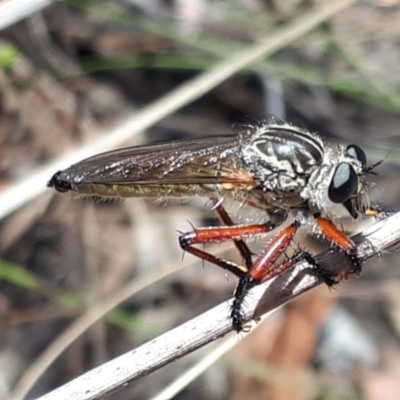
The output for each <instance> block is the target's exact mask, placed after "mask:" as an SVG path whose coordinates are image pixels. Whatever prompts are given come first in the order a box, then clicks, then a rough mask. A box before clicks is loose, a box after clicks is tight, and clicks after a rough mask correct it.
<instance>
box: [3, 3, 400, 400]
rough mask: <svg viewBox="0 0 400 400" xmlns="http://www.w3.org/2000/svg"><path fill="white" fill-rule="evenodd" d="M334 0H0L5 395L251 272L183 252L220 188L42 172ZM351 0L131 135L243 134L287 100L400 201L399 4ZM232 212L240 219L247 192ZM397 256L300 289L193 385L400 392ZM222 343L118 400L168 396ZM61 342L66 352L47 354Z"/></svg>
mask: <svg viewBox="0 0 400 400" xmlns="http://www.w3.org/2000/svg"><path fill="white" fill-rule="evenodd" d="M333 3H335V2H330V1H328V0H326V1H313V0H291V1H285V2H281V1H274V0H232V1H229V2H227V1H221V0H186V1H183V0H175V1H174V0H146V1H143V0H110V1H97V0H81V1H75V0H68V1H54V2H51V1H48V2H43V1H40V2H39V1H38V2H35V1H30V2H21V1H18V0H8V1H4V0H3V1H0V16H1V18H0V19H1V21H0V29H1V30H0V204H5V200H6V195H7V193H8V194H9V193H10V191H12V190H14V189H16V188H18V189H19V191H18V192H15V193H18V195H14V197H11V198H10V196H8V203H9V204H7V205H4V206H2V207H3V209H2V210H0V213H1V217H2V219H1V221H0V366H1V367H0V398H1V399H14V400H16V399H19V398H24V397H26V398H35V397H38V396H40V395H43V394H45V393H47V392H48V391H50V390H52V389H54V388H56V387H58V386H60V385H62V384H64V383H66V382H68V381H69V380H71V379H73V378H75V377H77V376H79V375H81V374H82V373H84V372H85V371H88V370H90V369H92V368H94V367H96V366H98V365H100V364H102V363H104V362H106V361H107V360H110V359H112V358H114V357H116V356H118V355H120V354H123V353H124V352H126V351H128V350H130V349H133V348H135V347H137V346H139V345H140V344H142V343H145V342H146V341H148V340H150V339H152V338H154V337H156V336H158V335H159V334H161V333H162V332H165V331H167V330H169V329H171V328H173V327H175V326H177V325H179V324H181V323H183V322H184V321H187V320H188V319H190V318H192V317H194V316H196V315H198V314H200V313H202V312H204V311H206V310H207V309H209V308H210V307H212V306H214V305H217V304H219V303H220V302H221V301H223V300H226V299H228V298H229V297H230V296H231V294H232V292H233V290H234V287H235V284H236V278H235V277H233V276H227V275H226V274H225V273H224V271H221V270H220V269H218V268H216V267H214V266H212V265H209V264H205V265H204V266H202V263H201V262H198V261H197V260H195V259H194V258H193V257H191V256H190V255H185V257H184V258H183V259H182V251H181V249H180V248H179V245H178V240H177V239H178V235H179V234H178V231H183V232H185V231H190V230H191V229H192V227H191V224H193V225H194V226H209V225H212V224H215V223H216V219H215V216H214V215H213V213H212V211H211V207H212V206H211V204H209V203H207V202H204V201H199V199H191V200H189V201H186V202H176V201H174V202H170V201H165V199H160V201H143V200H128V201H101V202H99V201H93V200H91V199H82V198H77V196H74V195H62V194H59V193H55V192H54V191H52V190H50V189H46V183H47V181H48V180H49V179H50V178H51V174H52V172H51V173H48V175H45V176H46V177H45V178H43V174H42V175H40V171H42V170H41V169H40V168H43V166H46V165H49V164H48V163H51V162H54V160H59V159H60V158H61V159H62V157H65V156H66V155H71V154H72V155H73V154H75V153H76V152H77V151H79V149H81V148H82V147H85V146H86V147H88V146H89V147H88V148H89V152H90V146H91V143H96V141H98V140H99V139H100V138H102V137H106V136H107V134H109V133H110V132H114V133H115V131H117V130H118V127H121V126H124V127H125V129H126V127H127V126H128V131H129V129H130V128H129V124H128V121H132V132H133V131H134V130H135V119H134V117H135V115H137V113H138V112H140V111H139V110H146V107H147V106H149V105H150V104H152V103H153V102H154V101H156V100H158V99H160V98H162V96H164V95H166V94H170V93H172V91H173V90H175V89H176V88H178V87H180V86H181V85H182V84H184V83H186V82H190V81H191V80H192V79H195V77H196V76H198V75H199V74H201V73H203V72H205V71H208V70H210V71H211V70H212V69H213V68H214V67H215V66H216V65H217V64H218V63H219V62H221V61H222V60H228V59H229V58H230V57H232V56H233V55H236V54H240V52H242V51H244V50H246V48H248V47H250V46H252V45H254V43H256V42H257V41H258V40H261V39H265V38H268V37H271V38H273V37H275V36H274V35H276V34H277V32H281V31H284V30H285V29H288V28H290V27H291V26H292V25H291V24H293V23H294V22H293V21H296V19H297V18H299V17H300V18H302V17H304V18H312V17H313V16H315V15H317V14H318V13H319V12H320V9H321V6H322V7H325V8H326V7H329V6H330V4H332V5H333ZM343 3H345V2H343ZM347 3H348V4H347V5H346V7H343V9H342V10H341V11H340V12H335V13H333V15H332V16H331V17H329V18H327V19H326V20H325V21H324V22H323V23H321V24H319V25H318V26H317V27H313V28H312V29H311V28H310V29H309V32H308V33H307V34H305V35H304V34H303V35H299V37H298V38H296V40H292V41H290V42H289V43H286V44H285V45H281V46H279V47H277V50H276V51H275V52H274V53H273V54H272V55H270V56H269V57H263V58H262V59H261V61H259V62H257V63H254V64H251V65H248V66H247V67H246V68H243V69H240V70H238V71H236V72H235V73H233V74H231V76H230V77H229V78H228V79H226V80H224V81H223V82H222V83H221V84H218V85H216V86H215V85H214V87H213V88H212V89H211V90H207V92H206V93H205V94H201V93H199V94H198V95H196V97H197V99H196V100H194V101H190V102H189V103H188V104H186V105H185V106H184V107H180V108H177V109H176V110H174V111H173V112H169V113H168V115H167V116H166V117H164V118H161V119H160V118H159V120H158V121H157V122H156V123H151V124H150V123H149V124H148V128H147V129H144V130H140V132H139V133H137V134H135V135H132V137H131V138H130V139H129V140H126V137H124V138H122V139H121V140H120V143H119V147H124V146H130V145H136V144H142V143H148V142H155V141H164V140H173V139H181V138H186V139H190V138H196V137H201V136H205V135H214V134H220V133H226V132H230V131H231V130H232V129H233V125H234V124H235V123H241V122H248V120H249V118H255V119H260V118H264V117H265V116H266V115H267V114H274V115H277V116H279V117H281V118H284V119H285V120H287V121H289V122H291V123H293V124H294V125H297V126H301V127H304V128H306V129H308V130H310V131H312V132H319V133H320V135H321V136H322V137H323V138H324V139H326V140H327V141H330V142H333V143H334V142H343V143H355V144H358V145H360V146H362V147H363V148H364V149H365V151H366V153H367V155H368V159H369V162H370V163H374V162H377V161H379V160H381V159H384V162H383V164H382V165H381V166H379V168H378V169H377V176H374V177H372V179H371V182H374V185H373V188H372V193H371V196H372V199H373V201H374V202H376V203H378V204H379V205H381V206H382V207H383V208H385V209H390V210H398V208H399V201H398V199H399V198H400V181H399V173H400V166H399V164H400V156H399V151H400V135H399V127H400V62H399V60H400V45H399V43H400V2H399V1H398V0H375V1H368V2H367V1H365V2H358V3H356V2H354V1H347ZM156 112H157V111H156V110H155V111H154V113H156ZM127 124H128V125H127ZM136 131H138V129H136ZM94 149H96V147H95V146H93V151H92V153H90V155H92V154H94V153H95V152H96V151H95V150H94ZM110 149H111V148H110ZM88 155H89V154H88ZM56 162H57V161H56ZM68 166H69V165H63V166H62V167H63V168H66V167H68ZM50 170H51V168H50ZM53 172H56V170H54V171H53ZM27 177H31V178H32V180H31V181H29V182H30V184H32V182H33V186H29V185H27V184H26V185H25V183H26V181H25V180H26V178H27ZM12 193H14V192H12ZM17 203H18V204H17ZM20 204H21V206H20ZM231 212H232V214H233V215H234V217H235V218H239V219H240V214H241V211H240V209H239V208H237V207H236V208H235V206H233V208H232V209H231ZM252 218H254V219H257V220H258V218H264V216H254V215H253V216H252ZM263 243H265V241H264V242H263V241H262V240H261V241H259V243H258V245H259V246H262V244H263ZM224 248H225V247H224V246H220V247H216V248H215V247H214V250H215V251H216V252H221V251H222V250H223V249H224ZM224 256H225V257H229V258H232V259H235V257H236V259H237V256H236V253H235V252H232V254H229V253H225V254H224ZM399 265H400V262H399V260H398V254H388V255H385V254H383V255H382V257H381V258H380V259H375V260H374V261H372V262H369V263H367V265H366V266H365V269H364V274H363V276H362V278H360V279H356V278H352V279H351V280H350V281H349V282H343V283H341V284H340V285H339V286H338V287H337V288H335V289H334V290H328V289H327V288H326V287H319V288H317V289H316V290H314V291H311V292H310V293H308V294H307V295H304V296H303V297H300V298H299V299H298V300H296V301H293V302H292V303H290V304H289V305H288V306H287V307H286V308H285V309H282V310H280V311H279V313H276V314H275V315H274V317H273V318H270V319H269V320H268V321H266V322H265V323H263V324H262V325H260V326H259V328H258V329H257V330H256V331H255V332H254V333H253V334H252V336H250V337H248V338H246V339H245V340H244V341H243V342H241V343H240V344H239V345H238V346H237V348H235V349H234V350H233V351H232V352H230V353H229V354H227V355H226V356H225V357H224V358H223V359H222V360H220V361H219V362H217V363H216V364H215V365H214V366H213V367H212V368H210V369H209V370H208V371H207V372H206V373H204V374H203V375H202V376H201V377H199V378H198V379H197V380H196V381H194V382H193V383H191V384H190V385H189V386H188V387H187V388H184V389H183V390H182V392H181V393H180V394H178V395H177V396H176V398H177V399H242V398H246V399H271V400H272V399H273V400H276V399H289V398H291V399H323V400H325V399H371V400H378V399H379V400H380V399H382V400H383V399H385V400H389V399H398V398H399V396H400V381H399V379H398V377H399V376H400V347H399V340H400V295H399V293H400V284H399V277H400V270H399V269H398V267H399ZM186 266H188V267H187V268H184V267H186ZM144 280H147V281H151V282H152V283H151V285H149V286H144V283H143V282H144ZM129 285H130V286H129ZM135 285H136V286H135ZM140 285H142V286H140ZM127 286H129V288H130V290H131V293H130V295H129V296H126V297H127V299H126V300H125V301H124V302H123V303H121V304H118V306H116V307H114V308H113V310H112V311H111V312H109V313H107V315H105V316H103V317H102V318H101V319H100V320H99V321H98V322H96V323H95V324H94V325H93V326H91V327H90V328H88V329H87V330H85V332H84V333H83V334H82V335H80V336H79V337H78V338H77V339H76V340H74V341H73V343H72V344H71V345H68V346H66V345H65V346H64V347H65V350H64V351H62V352H61V354H58V353H59V351H58V352H57V351H55V350H54V349H51V347H50V349H49V346H51V345H52V344H54V341H55V340H57V338H59V337H60V335H62V334H63V333H64V334H65V332H66V329H67V328H68V327H70V326H72V324H73V323H74V321H76V320H77V319H78V318H81V317H82V315H83V314H84V313H85V311H87V310H88V309H90V307H92V306H95V305H96V304H98V303H99V301H102V302H103V301H104V299H110V298H113V296H114V295H115V294H118V293H120V292H121V291H122V290H125V288H126V287H127ZM142 289H144V290H142ZM128 292H129V290H128ZM71 335H73V333H70V334H69V336H71ZM217 344H218V341H217ZM207 351H209V349H207V348H205V349H201V350H200V351H198V352H196V353H194V354H191V355H190V356H187V357H185V358H183V359H182V360H179V361H178V362H174V363H173V364H170V365H167V366H166V367H164V368H163V369H161V370H160V371H158V372H156V373H153V374H151V375H150V376H148V377H145V378H143V379H141V380H139V381H136V382H134V383H132V384H131V385H130V386H128V387H126V388H124V389H123V390H122V391H120V392H118V393H116V394H114V395H112V396H110V398H112V399H118V400H119V399H132V398H135V399H148V398H151V397H152V396H154V395H156V394H157V393H158V392H159V391H160V390H161V389H163V388H164V387H165V386H166V385H167V384H168V383H169V382H171V381H172V380H173V379H175V378H176V377H178V376H179V375H180V374H181V373H182V372H184V371H186V370H187V369H188V368H189V367H190V366H191V365H193V364H194V363H195V362H197V361H199V360H200V359H201V358H202V356H204V355H205V354H206V353H207ZM45 352H46V353H45ZM49 352H50V354H52V355H53V357H54V358H55V361H54V362H52V364H51V365H50V366H49V367H46V363H45V361H44V360H43V354H49ZM34 377H36V378H34ZM27 392H28V393H29V394H27Z"/></svg>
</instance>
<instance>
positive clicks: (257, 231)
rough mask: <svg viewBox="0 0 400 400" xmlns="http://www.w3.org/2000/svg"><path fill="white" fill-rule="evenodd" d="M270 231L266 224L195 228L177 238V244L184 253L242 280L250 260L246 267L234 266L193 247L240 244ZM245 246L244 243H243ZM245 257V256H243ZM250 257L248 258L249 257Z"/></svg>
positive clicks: (248, 268)
mask: <svg viewBox="0 0 400 400" xmlns="http://www.w3.org/2000/svg"><path fill="white" fill-rule="evenodd" d="M269 231H270V228H269V225H268V224H248V225H235V226H220V227H212V228H197V229H194V230H193V231H192V232H188V233H184V234H182V235H181V236H180V237H179V244H180V246H181V248H182V249H183V250H184V251H187V252H188V253H190V254H193V255H194V256H196V257H199V258H200V259H202V260H205V261H208V262H210V263H212V264H215V265H217V266H218V267H221V268H223V269H226V270H228V271H230V272H232V273H233V274H235V275H236V276H237V277H239V278H243V277H244V276H245V275H246V274H247V273H248V272H249V270H250V267H251V259H250V262H249V265H247V262H248V261H246V266H243V265H239V264H236V263H234V262H232V261H228V260H225V259H222V258H219V257H216V256H214V255H213V254H210V253H207V252H206V251H204V250H200V249H198V248H197V247H194V245H195V244H205V243H222V242H227V241H234V242H235V243H236V242H242V241H243V239H245V238H248V237H253V236H257V235H261V234H264V233H268V232H269ZM243 244H244V245H245V243H244V242H243ZM243 249H244V251H245V252H246V251H248V252H249V253H250V250H249V249H248V247H247V245H245V248H243ZM245 255H246V254H245ZM250 255H251V253H250ZM249 257H250V256H249Z"/></svg>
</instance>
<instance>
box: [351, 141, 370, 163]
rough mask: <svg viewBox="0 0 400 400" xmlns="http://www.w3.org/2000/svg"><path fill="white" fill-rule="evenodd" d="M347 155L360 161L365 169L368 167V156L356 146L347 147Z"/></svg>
mask: <svg viewBox="0 0 400 400" xmlns="http://www.w3.org/2000/svg"><path fill="white" fill-rule="evenodd" d="M346 154H347V155H348V156H349V157H351V158H354V159H356V160H358V161H360V163H361V164H362V166H363V167H365V166H366V165H367V156H366V155H365V153H364V150H363V149H362V148H361V147H359V146H357V145H356V144H351V145H349V146H347V148H346Z"/></svg>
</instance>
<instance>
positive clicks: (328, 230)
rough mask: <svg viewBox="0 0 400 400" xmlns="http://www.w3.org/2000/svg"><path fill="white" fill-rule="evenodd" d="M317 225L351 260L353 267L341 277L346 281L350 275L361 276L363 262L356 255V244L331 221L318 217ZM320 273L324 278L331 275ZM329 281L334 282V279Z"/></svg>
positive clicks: (326, 272)
mask: <svg viewBox="0 0 400 400" xmlns="http://www.w3.org/2000/svg"><path fill="white" fill-rule="evenodd" d="M316 223H317V226H318V228H319V230H320V232H321V234H322V235H323V236H324V237H326V238H327V239H328V240H330V242H331V243H332V244H334V245H335V246H336V247H337V248H338V249H340V250H341V251H344V252H345V253H346V254H348V255H349V257H350V258H351V261H352V264H353V267H352V268H350V269H347V270H346V271H344V272H341V273H339V275H342V277H343V278H345V279H347V278H348V275H349V274H356V275H360V274H361V270H362V260H360V259H359V258H358V257H357V255H356V254H355V249H356V245H355V243H354V242H353V241H352V240H351V239H350V238H349V237H348V236H347V235H346V234H344V233H343V232H341V231H340V230H339V229H338V228H337V227H336V226H335V225H334V224H333V222H331V221H330V220H329V219H326V218H322V217H318V218H317V219H316ZM320 272H321V275H322V277H324V276H329V275H330V274H329V272H330V271H323V270H321V271H320ZM332 272H333V271H332ZM331 275H332V274H331ZM336 275H337V274H336ZM327 279H328V278H327ZM329 279H330V280H332V278H329ZM326 283H327V284H328V285H329V286H331V284H329V283H328V282H326Z"/></svg>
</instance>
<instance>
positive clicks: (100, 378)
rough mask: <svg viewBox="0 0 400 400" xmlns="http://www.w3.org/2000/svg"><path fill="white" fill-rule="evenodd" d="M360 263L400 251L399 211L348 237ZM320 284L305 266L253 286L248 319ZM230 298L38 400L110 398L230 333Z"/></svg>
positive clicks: (334, 258) (334, 264)
mask: <svg viewBox="0 0 400 400" xmlns="http://www.w3.org/2000/svg"><path fill="white" fill-rule="evenodd" d="M353 240H354V241H355V242H356V243H357V244H358V250H357V255H358V256H359V257H360V258H361V259H362V260H367V259H369V258H371V257H376V256H380V255H381V254H382V253H385V252H388V251H394V250H396V249H397V248H398V247H400V212H399V213H397V214H395V215H393V216H391V217H390V218H388V219H386V220H383V221H379V222H377V223H375V224H374V225H372V226H371V227H369V228H367V229H366V230H364V231H363V232H362V233H360V234H358V235H356V236H355V237H353ZM317 258H318V261H319V262H321V263H323V265H324V266H325V267H326V268H330V269H331V270H332V271H343V270H345V269H346V268H347V267H348V263H349V262H350V260H349V258H348V257H347V256H346V255H345V254H343V253H342V252H337V251H332V250H327V251H325V252H323V253H321V254H319V255H318V256H317ZM320 283H321V280H320V279H319V278H318V277H317V276H316V275H315V269H314V268H313V267H312V266H311V265H309V264H308V263H307V262H305V261H302V262H300V263H298V264H297V265H296V266H295V267H294V268H293V269H292V270H290V271H287V272H285V273H283V274H281V275H279V276H278V277H277V278H275V279H273V280H271V281H269V282H266V283H265V284H263V285H260V286H257V287H255V288H254V289H253V290H252V291H251V292H250V293H249V296H248V297H247V299H246V304H245V305H244V309H243V311H244V314H245V316H246V319H247V320H251V319H253V317H254V315H255V314H256V315H257V317H258V316H260V315H261V314H263V313H266V312H267V311H271V310H273V309H275V308H277V307H279V306H281V305H283V304H284V303H286V302H288V301H289V300H291V299H293V298H294V297H297V296H298V295H300V294H302V293H304V292H306V291H308V290H310V289H312V288H314V287H316V286H317V285H319V284H320ZM230 308H231V300H230V301H227V302H224V303H222V304H220V305H218V306H217V307H215V308H213V309H211V310H210V311H207V312H206V313H204V314H202V315H200V316H198V317H196V318H194V319H192V320H191V321H189V322H187V323H185V324H183V325H181V326H179V327H177V328H175V329H173V330H171V331H169V332H167V333H165V334H163V335H161V336H159V337H158V338H156V339H153V340H152V341H150V342H148V343H146V344H144V345H143V346H141V347H139V348H137V349H135V350H132V351H129V352H128V353H126V354H124V355H122V356H120V357H118V358H116V359H114V360H112V361H110V362H108V363H106V364H104V365H102V366H100V367H98V368H96V369H94V370H92V371H90V372H88V373H86V374H84V375H82V376H81V377H79V378H77V379H75V380H73V381H71V382H69V383H67V384H66V385H64V386H62V387H61V388H59V389H56V390H54V391H53V392H51V393H49V394H47V395H45V396H43V397H41V398H40V400H59V399H70V400H75V399H76V400H78V399H79V400H94V399H99V398H102V397H103V396H106V395H109V394H111V393H113V392H115V391H117V390H119V389H121V388H123V387H124V386H126V385H127V384H128V383H130V382H133V381H134V380H136V379H138V378H141V377H143V376H145V375H147V374H149V373H150V372H153V371H155V370H157V369H159V368H161V367H162V366H164V365H166V364H168V363H170V362H172V361H174V360H176V359H178V358H180V357H183V356H184V355H186V354H188V353H190V352H192V351H194V350H196V349H198V348H200V347H202V346H204V345H206V344H208V343H210V342H212V341H214V340H216V339H217V338H220V337H222V336H224V335H226V334H227V333H228V332H230V331H231V329H232V325H231V324H232V323H231V320H230V318H229V314H230Z"/></svg>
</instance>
